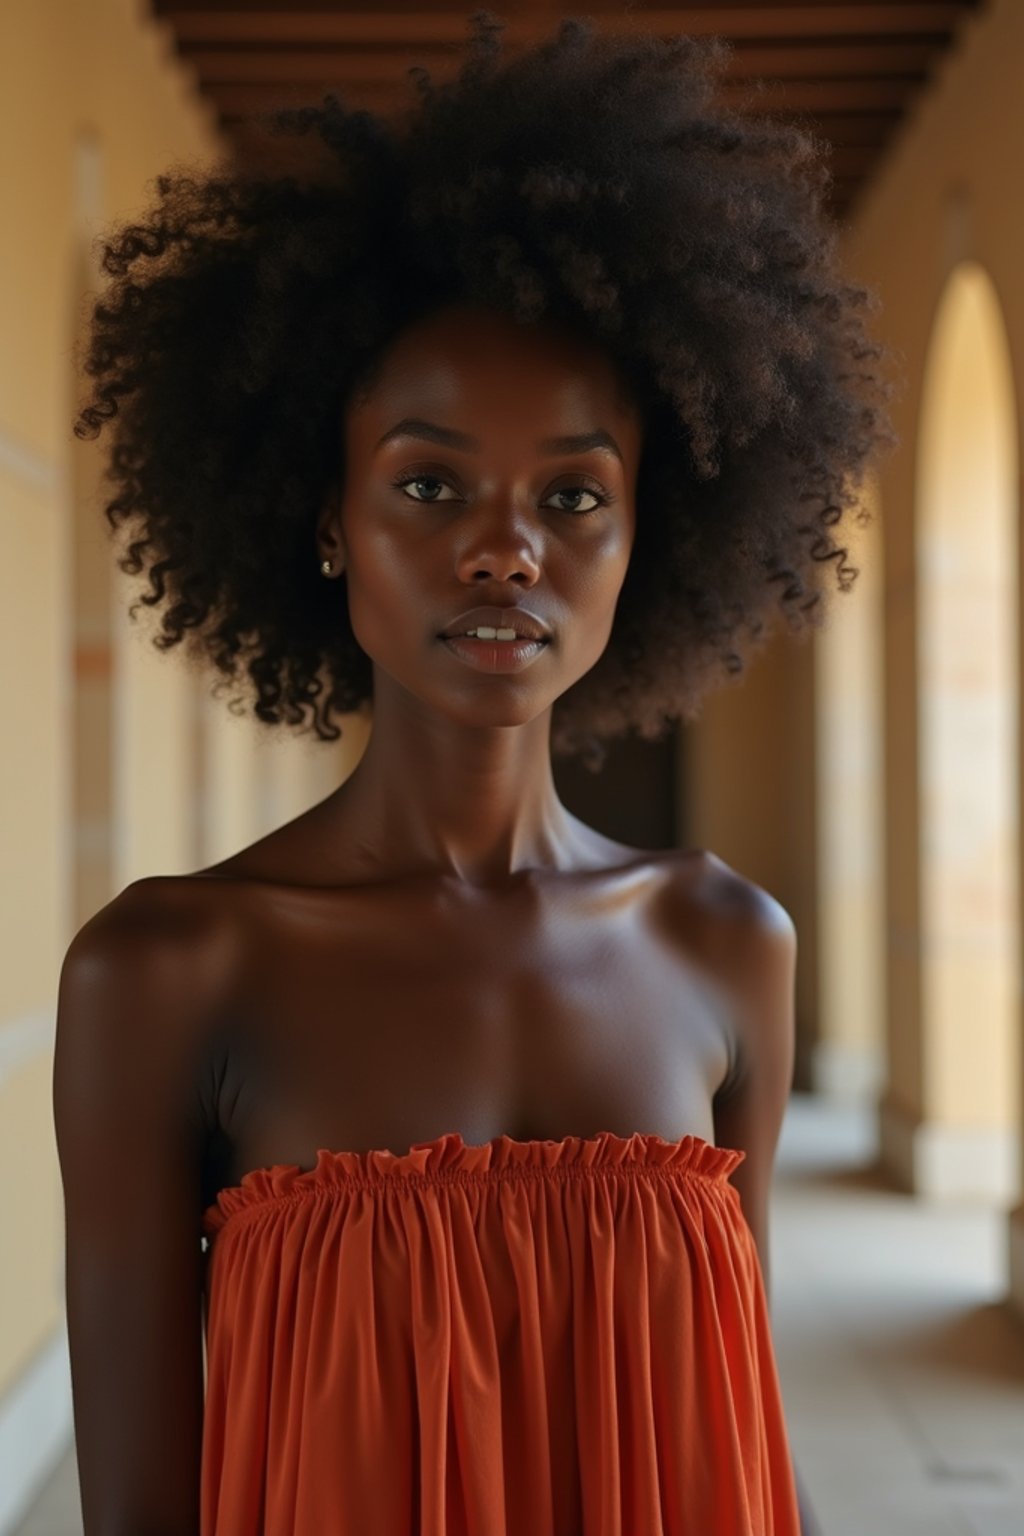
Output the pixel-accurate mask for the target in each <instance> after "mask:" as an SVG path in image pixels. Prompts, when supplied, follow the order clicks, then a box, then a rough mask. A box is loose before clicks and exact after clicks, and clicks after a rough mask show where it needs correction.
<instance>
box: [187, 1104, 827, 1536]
mask: <svg viewBox="0 0 1024 1536" xmlns="http://www.w3.org/2000/svg"><path fill="white" fill-rule="evenodd" d="M745 1155H746V1154H745V1153H744V1152H741V1151H738V1150H734V1149H731V1148H727V1147H715V1146H712V1145H711V1143H710V1142H707V1141H704V1140H702V1139H701V1138H700V1137H698V1136H684V1137H682V1139H681V1140H680V1141H678V1142H669V1141H665V1140H663V1139H662V1138H661V1137H660V1136H655V1135H649V1134H643V1133H640V1132H638V1133H636V1134H635V1135H632V1136H629V1137H620V1136H616V1135H613V1134H612V1133H611V1132H609V1131H603V1132H601V1133H599V1134H598V1135H597V1136H594V1137H577V1136H567V1137H566V1138H565V1139H564V1140H562V1141H516V1140H514V1139H513V1138H511V1137H509V1136H499V1137H496V1138H495V1139H494V1140H493V1141H490V1142H487V1143H485V1144H484V1145H483V1146H467V1145H466V1144H465V1142H464V1141H463V1140H462V1137H461V1135H459V1133H458V1132H450V1133H448V1134H447V1135H444V1136H440V1137H438V1138H437V1140H435V1141H430V1142H421V1143H419V1144H417V1145H416V1146H414V1147H413V1148H412V1149H411V1150H410V1151H409V1152H407V1153H404V1154H402V1155H401V1156H398V1155H396V1154H394V1153H392V1152H388V1151H372V1152H331V1151H327V1150H326V1149H325V1150H321V1151H320V1152H318V1154H317V1162H316V1167H315V1168H312V1169H309V1170H307V1171H302V1170H300V1169H299V1168H298V1167H296V1166H295V1165H294V1164H278V1165H276V1166H275V1167H272V1168H266V1169H255V1170H254V1171H253V1172H251V1173H249V1174H246V1176H245V1177H244V1178H243V1180H242V1182H241V1184H240V1185H237V1186H234V1187H232V1188H230V1189H224V1190H222V1191H221V1192H220V1194H219V1195H218V1197H217V1199H216V1201H215V1202H214V1204H213V1205H211V1206H209V1207H208V1209H207V1210H206V1211H205V1212H204V1213H203V1218H202V1230H203V1232H204V1233H205V1235H206V1236H207V1238H208V1240H209V1243H210V1252H209V1272H208V1286H209V1312H208V1316H207V1321H206V1330H207V1331H206V1349H207V1381H206V1407H205V1417H204V1425H203V1457H202V1489H201V1523H200V1536H799V1513H798V1508H797V1501H796V1490H795V1483H794V1478H793V1469H792V1462H791V1458H790V1449H789V1444H788V1438H787V1433H786V1427H785V1420H784V1416H783V1407H782V1400H781V1394H780V1388H779V1381H778V1376H777V1372H776V1363H775V1358H774V1352H773V1345H772V1339H771V1332H770V1325H769V1316H768V1307H767V1300H766V1296H765V1292H764V1285H763V1278H762V1274H761V1269H760V1265H759V1262H758V1254H757V1248H756V1245H755V1243H754V1239H753V1234H752V1233H751V1230H750V1227H749V1226H748V1224H747V1221H746V1218H745V1217H744V1215H743V1210H742V1206H741V1204H740V1197H739V1193H738V1191H737V1190H736V1189H735V1187H734V1186H733V1185H732V1184H730V1183H729V1175H730V1173H732V1171H733V1169H734V1168H736V1167H737V1166H738V1164H739V1163H740V1162H741V1161H742V1160H743V1158H744V1157H745Z"/></svg>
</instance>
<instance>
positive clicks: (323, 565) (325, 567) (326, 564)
mask: <svg viewBox="0 0 1024 1536" xmlns="http://www.w3.org/2000/svg"><path fill="white" fill-rule="evenodd" d="M320 569H321V570H322V571H323V573H324V575H325V576H329V575H330V574H331V562H330V561H329V560H321V562H320Z"/></svg>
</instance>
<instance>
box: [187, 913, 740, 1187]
mask: <svg viewBox="0 0 1024 1536" xmlns="http://www.w3.org/2000/svg"><path fill="white" fill-rule="evenodd" d="M695 931H696V930H695V929H694V930H688V929H687V926H686V924H685V923H682V924H680V922H679V921H678V919H677V920H675V921H670V920H668V919H667V917H666V909H665V905H664V903H662V902H660V901H659V900H658V899H657V893H656V892H655V891H652V890H651V889H650V887H649V886H647V887H645V886H643V885H642V884H640V885H634V886H633V887H632V888H630V889H623V888H621V887H620V888H618V889H616V890H614V891H612V890H603V891H594V890H593V889H591V890H589V891H587V892H585V893H583V892H579V891H577V892H566V891H564V890H563V891H560V892H558V893H557V895H555V894H552V893H550V892H545V893H538V891H537V890H535V889H523V890H520V891H517V892H514V893H512V894H509V895H507V896H502V897H501V898H496V897H493V896H491V897H486V898H480V897H474V898H472V899H468V900H467V899H466V898H465V897H462V896H460V897H459V898H457V899H453V898H452V897H451V896H450V895H444V894H442V893H439V892H437V891H428V892H424V891H423V890H422V889H417V890H405V891H388V892H374V893H372V894H368V893H366V892H363V893H360V896H359V897H358V898H356V897H352V898H351V899H343V900H337V899H335V900H332V901H330V902H327V901H323V902H320V903H319V904H318V903H316V902H306V903H303V902H297V903H294V904H292V905H291V906H287V905H281V904H277V905H276V906H275V907H274V908H273V909H272V910H270V911H268V912H267V913H266V914H262V915H261V917H260V920H258V921H256V922H254V924H253V933H252V944H251V946H248V947H247V953H246V963H245V966H244V968H243V969H244V975H245V983H244V985H242V986H240V988H239V996H238V1003H237V1007H236V1008H235V1010H234V1016H233V1020H232V1023H231V1026H230V1027H229V1028H228V1029H227V1030H226V1031H225V1032H224V1033H223V1035H222V1036H221V1038H220V1040H219V1043H218V1051H219V1057H220V1059H219V1064H218V1070H217V1072H216V1073H215V1074H213V1076H214V1077H215V1080H216V1081H217V1084H218V1087H217V1092H216V1096H215V1099H214V1101H213V1102H212V1104H211V1106H210V1120H211V1147H210V1167H209V1168H208V1171H207V1182H208V1185H209V1186H210V1187H212V1188H213V1191H214V1193H215V1192H216V1188H218V1187H223V1185H225V1184H229V1183H236V1182H237V1181H238V1179H239V1178H240V1177H241V1175H242V1174H243V1173H244V1172H245V1171H247V1170H248V1169H250V1168H255V1167H268V1166H271V1165H273V1164H275V1163H295V1164H298V1165H299V1166H301V1167H304V1168H306V1167H311V1166H313V1164H314V1163H315V1161H316V1153H317V1150H318V1149H319V1148H321V1147H326V1148H330V1149H333V1150H341V1149H348V1150H354V1151H366V1150H369V1149H377V1148H388V1149H390V1150H391V1151H393V1152H396V1153H402V1152H405V1151H407V1150H408V1149H409V1147H411V1146H412V1145H414V1144H415V1143H417V1142H422V1141H429V1140H433V1139H434V1138H436V1137H437V1136H439V1135H441V1134H443V1133H444V1132H446V1131H452V1130H456V1131H459V1132H460V1133H461V1134H462V1136H463V1138H464V1139H465V1140H466V1141H467V1142H469V1143H472V1144H479V1143H480V1142H483V1141H487V1140H490V1139H491V1138H492V1137H494V1136H497V1135H499V1134H501V1133H506V1134H508V1135H510V1136H512V1137H515V1138H516V1139H520V1140H527V1139H543V1140H558V1139H561V1138H562V1137H564V1136H566V1135H569V1134H572V1135H581V1136H592V1135H594V1134H596V1133H597V1132H598V1131H601V1130H610V1131H614V1132H616V1133H617V1134H619V1135H629V1134H631V1133H632V1132H633V1131H637V1130H640V1131H653V1132H655V1133H657V1134H659V1135H662V1136H664V1137H665V1138H666V1139H669V1140H674V1139H677V1138H678V1137H679V1136H681V1135H683V1134H685V1133H687V1132H691V1133H694V1134H696V1135H700V1136H703V1137H705V1138H706V1139H709V1140H710V1139H712V1136H713V1129H712V1120H711V1100H712V1097H713V1095H714V1092H715V1090H716V1088H717V1087H718V1085H719V1084H720V1083H721V1082H722V1081H723V1079H724V1077H725V1075H726V1071H727V1068H728V1063H729V1059H730V1049H731V1046H730V1021H729V1011H728V1000H727V997H726V995H725V993H724V992H723V990H722V988H721V986H720V984H719V983H718V982H717V981H716V978H715V977H713V976H712V975H711V974H710V973H709V972H708V971H707V969H706V967H704V966H703V965H702V963H701V959H700V952H699V946H698V945H696V944H695V943H694V942H693V941H692V932H695ZM688 933H689V934H691V938H690V939H688ZM206 1194H207V1195H208V1196H210V1188H208V1189H207V1191H206ZM210 1198H212V1196H210Z"/></svg>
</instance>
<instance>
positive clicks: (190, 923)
mask: <svg viewBox="0 0 1024 1536" xmlns="http://www.w3.org/2000/svg"><path fill="white" fill-rule="evenodd" d="M215 887H216V882H213V881H205V880H197V879H193V878H190V877H188V876H150V877H146V878H143V879H140V880H136V881H133V882H132V883H131V884H130V885H128V886H126V887H125V888H124V890H122V891H121V892H120V893H119V894H118V895H117V896H115V897H114V898H113V899H112V900H111V901H109V902H108V903H107V904H106V905H105V906H103V907H101V908H100V909H99V910H98V911H97V912H96V913H94V914H93V916H92V917H90V918H89V919H88V921H87V922H85V923H84V924H83V925H82V927H81V928H79V930H78V931H77V933H76V934H75V935H74V937H73V939H72V940H71V943H70V944H69V946H68V948H67V950H66V952H65V955H64V958H63V962H62V965H61V971H60V980H59V988H58V1008H57V1034H58V1055H59V1056H60V1057H62V1058H70V1057H73V1058H77V1057H78V1056H79V1054H80V1053H85V1052H88V1051H90V1050H91V1051H95V1052H97V1053H102V1054H105V1053H106V1051H107V1050H111V1051H113V1050H117V1049H122V1050H126V1049H129V1048H130V1049H131V1050H133V1051H134V1050H142V1049H145V1050H146V1051H148V1052H150V1053H151V1054H153V1055H164V1054H166V1055H170V1054H171V1053H173V1052H174V1051H175V1050H176V1049H181V1050H183V1051H188V1050H190V1049H191V1048H192V1047H193V1046H195V1045H196V1044H197V1043H198V1040H197V1038H196V1037H197V1035H198V1033H199V1031H201V1030H202V1028H203V1027H204V1026H205V1025H207V1024H208V1023H210V1022H211V1021H212V1020H213V1018H214V1017H215V1016H216V1014H217V1013H218V1010H219V1007H220V1006H221V1004H222V1003H223V1001H224V999H225V998H226V996H227V993H228V990H229V985H230V978H231V976H232V974H233V971H234V962H235V957H236V955H237V954H238V952H239V947H240V943H239V936H238V927H239V925H238V923H237V920H236V919H235V918H234V917H233V913H232V906H231V904H230V903H227V902H225V900H224V899H223V892H219V891H217V890H216V889H215ZM76 1041H77V1044H76ZM107 1059H109V1058H107Z"/></svg>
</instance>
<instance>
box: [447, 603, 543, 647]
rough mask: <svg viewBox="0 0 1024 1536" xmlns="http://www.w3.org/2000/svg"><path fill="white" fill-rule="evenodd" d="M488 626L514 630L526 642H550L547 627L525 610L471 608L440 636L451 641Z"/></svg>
mask: <svg viewBox="0 0 1024 1536" xmlns="http://www.w3.org/2000/svg"><path fill="white" fill-rule="evenodd" d="M481 626H486V627H487V628H488V629H514V630H515V632H516V634H517V635H521V636H522V637H523V639H524V640H550V638H551V631H550V630H549V629H548V627H547V625H546V624H544V623H543V622H542V620H541V619H539V618H538V617H537V615H536V614H534V613H530V612H529V611H528V610H527V609H525V608H470V609H469V610H468V612H466V613H460V614H459V616H458V617H457V618H455V619H452V621H451V622H450V623H449V624H447V625H446V626H445V628H444V629H442V630H441V632H440V635H439V636H438V638H439V639H441V640H450V639H451V638H452V637H453V636H454V635H465V634H467V633H468V632H469V630H471V629H479V628H480V627H481Z"/></svg>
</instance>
